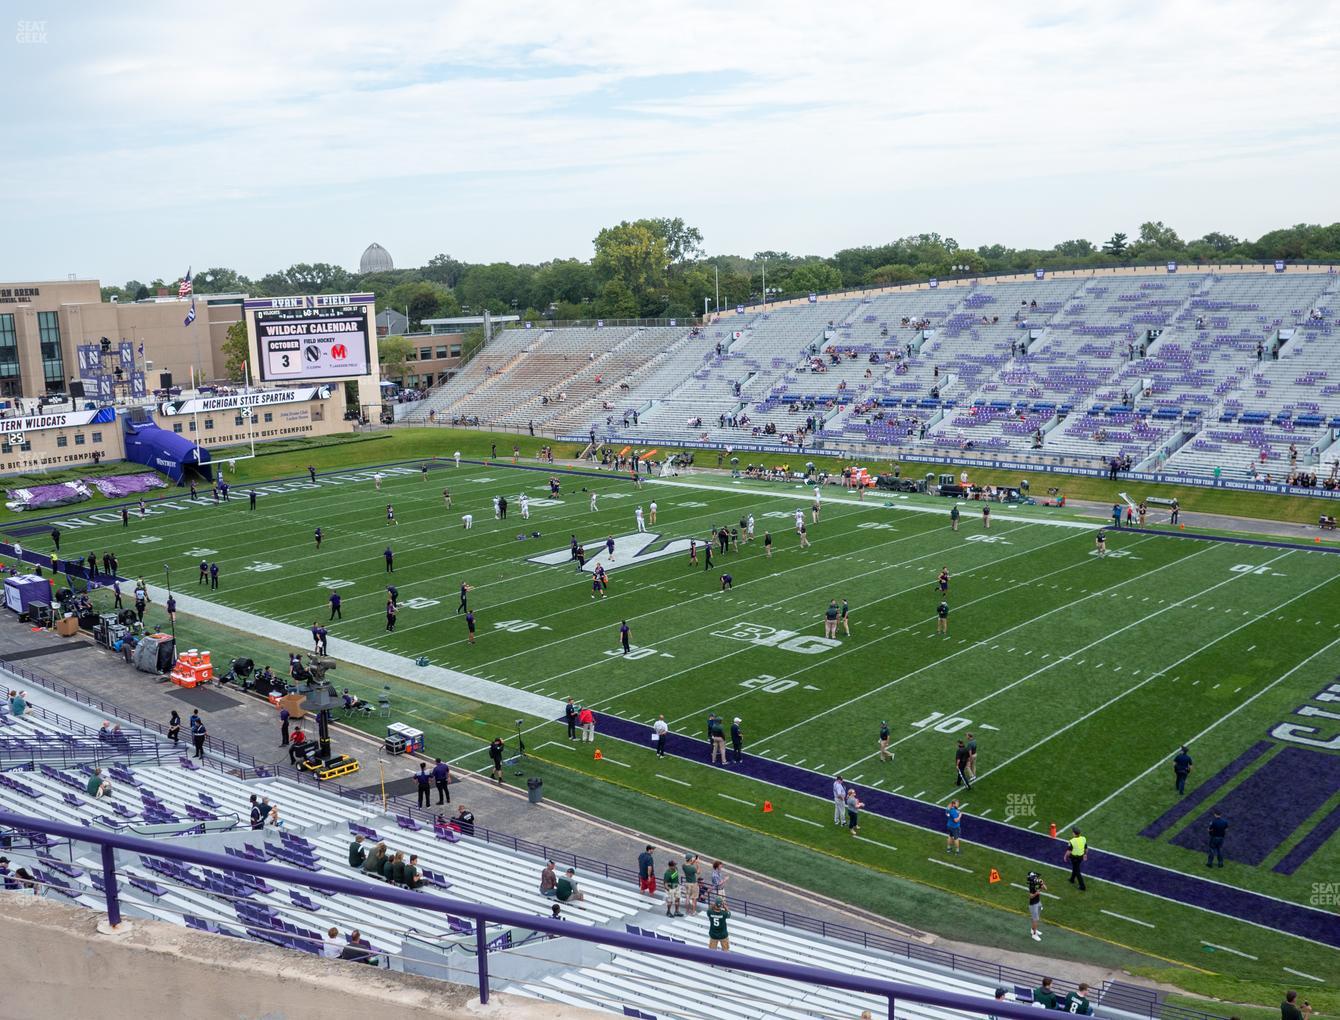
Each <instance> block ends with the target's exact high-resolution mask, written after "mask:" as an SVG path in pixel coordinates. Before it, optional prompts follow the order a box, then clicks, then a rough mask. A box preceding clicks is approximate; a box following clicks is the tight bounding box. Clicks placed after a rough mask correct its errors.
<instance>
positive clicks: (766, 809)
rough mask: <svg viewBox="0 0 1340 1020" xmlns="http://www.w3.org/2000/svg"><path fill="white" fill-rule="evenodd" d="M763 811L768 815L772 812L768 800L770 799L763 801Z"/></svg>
mask: <svg viewBox="0 0 1340 1020" xmlns="http://www.w3.org/2000/svg"><path fill="white" fill-rule="evenodd" d="M763 813H764V814H765V815H770V814H772V801H770V800H765V801H764V802H763Z"/></svg>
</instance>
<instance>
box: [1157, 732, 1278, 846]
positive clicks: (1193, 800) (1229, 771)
mask: <svg viewBox="0 0 1340 1020" xmlns="http://www.w3.org/2000/svg"><path fill="white" fill-rule="evenodd" d="M1276 746H1277V745H1276V744H1273V743H1271V742H1270V741H1269V740H1259V741H1257V742H1256V743H1255V744H1253V745H1252V746H1251V747H1249V748H1247V750H1245V751H1243V752H1242V754H1240V755H1238V756H1237V757H1236V758H1234V759H1233V760H1232V761H1231V762H1229V763H1228V764H1227V765H1225V766H1224V767H1223V768H1222V769H1220V770H1219V771H1218V772H1217V773H1215V774H1214V775H1213V776H1211V777H1210V778H1209V779H1207V780H1205V782H1203V783H1201V784H1200V785H1199V786H1198V787H1196V788H1195V789H1194V790H1192V791H1191V793H1189V794H1188V795H1187V796H1185V797H1183V798H1182V799H1181V800H1179V801H1178V802H1177V803H1176V804H1174V805H1173V806H1172V807H1170V808H1169V809H1168V810H1167V811H1165V812H1163V814H1161V815H1159V816H1158V817H1157V818H1155V819H1154V820H1153V821H1152V822H1150V823H1149V824H1148V825H1146V826H1145V827H1144V828H1143V829H1141V830H1140V835H1142V836H1144V837H1145V838H1146V839H1158V838H1159V837H1160V836H1162V835H1163V834H1164V833H1165V832H1167V831H1168V830H1169V829H1171V828H1172V827H1173V826H1174V825H1176V824H1177V823H1178V822H1180V821H1181V820H1182V819H1183V818H1185V817H1186V816H1187V815H1189V814H1191V812H1192V811H1194V810H1195V809H1196V808H1198V807H1200V806H1201V805H1202V804H1203V803H1205V801H1206V800H1207V799H1208V798H1209V797H1210V795H1211V794H1213V793H1216V792H1218V791H1219V790H1220V789H1221V788H1222V787H1223V786H1224V784H1225V783H1227V782H1228V781H1229V780H1230V779H1232V778H1233V777H1234V776H1236V775H1238V774H1239V773H1241V772H1242V770H1243V769H1245V768H1247V767H1248V766H1249V765H1251V764H1252V763H1253V762H1254V761H1256V759H1257V758H1259V757H1261V755H1263V754H1265V753H1266V752H1267V751H1269V750H1270V749H1271V748H1273V747H1276ZM1168 771H1169V772H1171V771H1172V765H1171V764H1170V765H1169V766H1168Z"/></svg>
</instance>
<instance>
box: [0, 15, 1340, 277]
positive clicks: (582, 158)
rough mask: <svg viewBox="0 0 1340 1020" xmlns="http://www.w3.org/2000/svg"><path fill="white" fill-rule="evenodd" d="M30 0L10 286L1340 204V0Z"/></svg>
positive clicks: (969, 230)
mask: <svg viewBox="0 0 1340 1020" xmlns="http://www.w3.org/2000/svg"><path fill="white" fill-rule="evenodd" d="M6 7H7V9H9V10H10V11H12V12H14V15H15V22H14V26H13V30H12V32H11V33H10V35H11V38H8V39H6V38H3V37H0V46H2V47H3V49H0V95H3V96H4V102H3V103H0V137H3V138H4V139H5V149H4V154H3V157H0V191H2V192H3V194H4V196H5V202H4V221H3V222H4V224H5V228H6V229H5V231H4V234H5V235H6V238H5V239H6V241H7V242H8V243H5V244H3V245H0V280H10V281H18V280H34V279H36V280H42V279H59V278H62V277H64V276H66V275H67V274H71V273H74V274H78V275H80V276H96V277H100V278H103V279H105V280H108V281H115V282H122V281H124V280H126V279H128V278H131V277H134V278H138V279H145V280H147V279H151V278H153V277H155V276H159V275H162V276H164V277H169V278H171V277H175V276H177V275H179V274H180V273H181V272H182V271H183V270H184V269H185V267H186V266H187V265H193V266H195V267H197V268H200V267H205V266H216V265H224V266H231V267H234V268H236V269H238V270H241V271H243V272H245V273H248V274H251V275H261V274H263V273H265V272H267V271H269V270H271V269H275V268H282V267H285V266H287V265H289V264H290V263H293V262H300V261H307V262H316V261H324V262H334V263H338V264H341V265H344V266H346V267H349V268H356V267H357V261H358V256H359V254H360V252H361V251H362V249H363V247H364V246H365V245H366V244H367V243H368V242H370V241H374V240H375V241H379V242H381V243H382V244H383V245H384V246H385V247H386V248H387V249H389V250H390V252H391V253H392V255H393V256H394V258H395V259H396V262H397V264H398V265H417V264H421V263H422V262H424V261H426V260H427V259H428V258H430V257H431V256H432V255H433V254H435V253H437V252H448V253H450V254H452V255H454V256H456V257H457V258H460V259H464V260H467V261H492V260H509V261H540V260H543V259H547V258H551V257H566V256H579V257H582V258H586V257H589V255H590V251H591V238H592V237H593V236H594V235H595V233H596V231H597V230H598V229H599V228H600V227H601V226H603V225H606V224H609V223H612V222H617V221H618V220H620V219H624V218H634V217H638V216H661V215H668V216H682V217H684V218H685V219H686V220H687V221H689V222H690V223H692V224H695V225H697V226H698V227H699V228H700V229H701V230H702V231H703V234H704V235H705V237H706V241H707V247H708V249H709V250H710V251H712V252H735V253H740V254H749V253H752V252H754V251H758V250H764V249H777V250H788V251H792V252H797V253H817V254H830V253H832V252H833V251H834V250H836V249H839V248H842V247H847V246H851V245H857V244H868V243H879V242H882V241H886V240H889V239H892V238H894V237H898V236H902V235H904V234H908V233H915V232H920V231H923V230H938V231H940V232H942V233H945V234H949V235H952V236H954V237H956V238H957V239H958V240H959V241H960V243H963V244H965V245H970V246H976V245H979V244H983V243H990V242H995V241H1002V242H1005V243H1009V244H1013V245H1019V246H1022V245H1032V244H1037V245H1042V244H1051V243H1054V242H1056V241H1059V240H1064V239H1068V238H1074V237H1087V238H1089V239H1091V240H1094V241H1101V240H1102V239H1104V238H1106V237H1107V236H1109V235H1110V234H1111V233H1112V232H1113V231H1114V230H1124V231H1127V232H1128V233H1131V234H1134V233H1135V232H1136V230H1137V229H1138V226H1139V224H1140V222H1142V221H1143V220H1146V219H1161V220H1164V221H1165V222H1167V223H1168V224H1170V225H1172V226H1174V227H1175V228H1176V229H1177V230H1178V231H1179V232H1180V233H1181V234H1182V235H1183V236H1184V237H1194V236H1199V235H1200V234H1203V233H1205V232H1206V231H1209V230H1223V231H1226V232H1229V233H1233V234H1237V235H1240V236H1256V235H1258V234H1260V233H1262V232H1263V231H1265V230H1268V229H1271V228H1273V227H1277V226H1282V225H1287V224H1291V223H1296V222H1302V221H1307V222H1328V223H1329V222H1333V221H1335V220H1337V219H1340V198H1338V197H1337V196H1338V194H1340V174H1338V173H1337V171H1336V168H1337V167H1340V151H1338V150H1340V136H1338V120H1337V115H1336V113H1335V106H1334V92H1335V84H1336V82H1337V80H1340V71H1337V67H1340V61H1338V60H1337V58H1340V17H1337V15H1338V14H1340V3H1333V2H1307V3H1292V2H1283V3H1279V2H1277V3H1274V4H1270V5H1265V4H1260V3H1232V2H1229V3H1216V2H1212V0H1204V2H1190V0H1176V2H1173V3H1166V2H1165V3H1144V2H1123V3H1117V4H1101V5H1099V4H1076V5H1070V4H1066V3H1064V2H1049V3H1045V4H1042V3H1037V4H1034V3H1027V2H1022V3H1008V4H1006V3H999V2H992V3H985V2H976V0H967V2H959V3H953V4H946V3H930V4H920V5H912V4H903V3H896V4H895V3H880V4H871V3H845V2H842V0H839V2H836V3H825V4H818V5H816V4H813V3H799V2H790V0H772V2H769V3H766V4H755V3H747V4H744V3H729V2H727V3H724V4H723V3H720V2H717V3H699V2H697V0H673V2H658V0H642V2H639V3H636V4H634V3H615V2H606V3H603V4H598V3H589V2H583V0H569V2H565V3H535V2H529V3H514V2H510V0H487V2H485V0H476V2H474V3H455V2H443V0H437V2H432V3H417V2H398V3H393V4H368V3H358V4H352V3H344V2H341V0H325V2H321V3H310V4H309V3H303V2H287V0H286V2H281V3H269V4H264V5H259V4H250V3H228V4H218V5H211V9H209V10H205V11H201V10H199V9H195V8H193V7H192V6H191V5H187V6H182V5H181V4H171V5H169V4H166V3H163V4H156V3H153V2H144V3H135V4H128V5H111V6H108V5H102V6H100V7H96V8H95V7H94V6H93V5H87V6H81V7H80V9H79V12H78V13H77V14H76V13H71V11H72V9H73V7H74V5H69V4H56V3H53V2H51V0H16V2H15V3H12V4H7V5H6Z"/></svg>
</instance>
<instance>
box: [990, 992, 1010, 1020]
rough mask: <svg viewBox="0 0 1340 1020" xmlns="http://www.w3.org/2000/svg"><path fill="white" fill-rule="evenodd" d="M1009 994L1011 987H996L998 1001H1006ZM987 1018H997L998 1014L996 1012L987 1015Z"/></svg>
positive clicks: (993, 1019) (991, 1019)
mask: <svg viewBox="0 0 1340 1020" xmlns="http://www.w3.org/2000/svg"><path fill="white" fill-rule="evenodd" d="M1008 994H1009V989H1008V988H1004V987H998V988H997V989H996V1001H997V1002H1004V1001H1005V996H1006V995H1008ZM987 1020H996V1014H994V1013H992V1014H990V1015H989V1016H988V1017H987Z"/></svg>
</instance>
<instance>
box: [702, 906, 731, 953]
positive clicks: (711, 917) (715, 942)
mask: <svg viewBox="0 0 1340 1020" xmlns="http://www.w3.org/2000/svg"><path fill="white" fill-rule="evenodd" d="M729 920H730V911H729V910H727V909H726V897H724V896H718V897H717V898H716V899H715V900H714V901H713V902H712V905H711V906H710V907H708V908H707V948H708V949H716V948H717V947H718V946H719V947H720V948H721V950H722V951H723V952H727V953H729V952H730V933H729V932H728V931H727V930H726V922H727V921H729Z"/></svg>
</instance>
